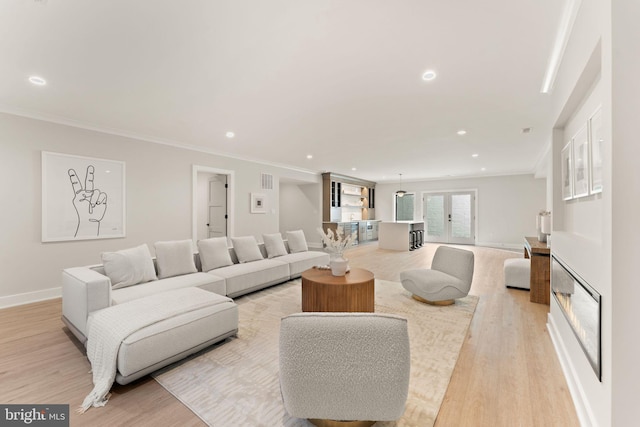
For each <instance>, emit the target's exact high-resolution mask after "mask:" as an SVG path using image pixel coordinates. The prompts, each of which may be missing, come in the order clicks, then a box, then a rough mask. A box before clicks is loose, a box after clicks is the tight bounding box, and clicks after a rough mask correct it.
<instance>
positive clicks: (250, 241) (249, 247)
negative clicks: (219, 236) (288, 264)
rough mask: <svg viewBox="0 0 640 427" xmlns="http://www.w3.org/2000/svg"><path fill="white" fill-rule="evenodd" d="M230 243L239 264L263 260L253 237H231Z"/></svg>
mask: <svg viewBox="0 0 640 427" xmlns="http://www.w3.org/2000/svg"><path fill="white" fill-rule="evenodd" d="M231 242H232V243H233V249H234V250H235V252H236V256H237V257H238V261H240V263H245V262H251V261H258V260H261V259H264V258H263V257H262V252H260V248H259V247H258V242H257V241H256V238H255V237H253V236H245V237H232V238H231Z"/></svg>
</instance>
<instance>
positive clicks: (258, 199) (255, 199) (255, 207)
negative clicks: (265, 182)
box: [251, 193, 267, 214]
mask: <svg viewBox="0 0 640 427" xmlns="http://www.w3.org/2000/svg"><path fill="white" fill-rule="evenodd" d="M251 213H259V214H263V213H267V196H266V195H265V194H263V193H251Z"/></svg>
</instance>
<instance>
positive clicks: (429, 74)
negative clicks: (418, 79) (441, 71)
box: [422, 70, 436, 81]
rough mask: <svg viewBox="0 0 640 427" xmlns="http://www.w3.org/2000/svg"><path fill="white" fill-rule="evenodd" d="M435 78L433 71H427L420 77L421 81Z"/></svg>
mask: <svg viewBox="0 0 640 427" xmlns="http://www.w3.org/2000/svg"><path fill="white" fill-rule="evenodd" d="M435 78H436V72H435V71H433V70H427V71H425V72H424V74H423V75H422V80H426V81H431V80H433V79H435Z"/></svg>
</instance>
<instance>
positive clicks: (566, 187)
mask: <svg viewBox="0 0 640 427" xmlns="http://www.w3.org/2000/svg"><path fill="white" fill-rule="evenodd" d="M571 142H572V141H569V142H568V143H567V145H565V146H564V148H563V149H562V151H561V152H560V167H561V185H562V200H571V199H572V198H573V170H572V168H571V162H572V161H573V158H572V153H571V152H572V150H571V148H572V146H573V145H572V144H571Z"/></svg>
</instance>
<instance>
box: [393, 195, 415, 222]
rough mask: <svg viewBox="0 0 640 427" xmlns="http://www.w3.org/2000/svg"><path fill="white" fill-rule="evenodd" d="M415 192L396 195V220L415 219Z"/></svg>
mask: <svg viewBox="0 0 640 427" xmlns="http://www.w3.org/2000/svg"><path fill="white" fill-rule="evenodd" d="M413 202H414V195H413V194H405V195H404V196H403V197H398V195H396V221H413Z"/></svg>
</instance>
